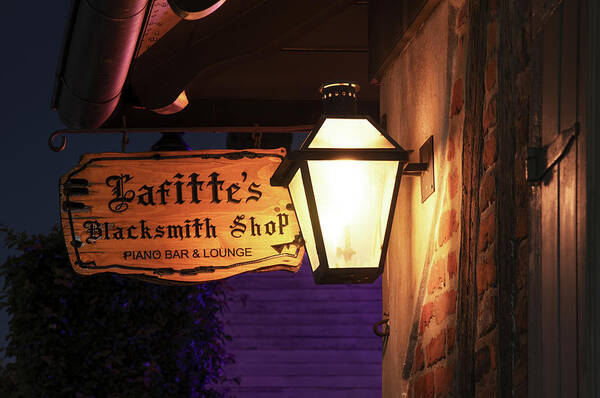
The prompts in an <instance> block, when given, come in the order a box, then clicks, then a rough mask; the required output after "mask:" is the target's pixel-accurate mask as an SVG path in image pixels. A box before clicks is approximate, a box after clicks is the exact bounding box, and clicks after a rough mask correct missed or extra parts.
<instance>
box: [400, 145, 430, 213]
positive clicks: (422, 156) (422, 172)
mask: <svg viewBox="0 0 600 398" xmlns="http://www.w3.org/2000/svg"><path fill="white" fill-rule="evenodd" d="M402 174H403V175H405V176H408V177H420V179H421V203H423V202H425V200H427V198H428V197H430V196H431V194H432V193H434V192H435V175H434V167H433V136H430V137H429V138H428V139H427V141H425V143H424V144H423V145H421V148H419V161H418V162H414V163H407V164H406V166H404V170H403V171H402Z"/></svg>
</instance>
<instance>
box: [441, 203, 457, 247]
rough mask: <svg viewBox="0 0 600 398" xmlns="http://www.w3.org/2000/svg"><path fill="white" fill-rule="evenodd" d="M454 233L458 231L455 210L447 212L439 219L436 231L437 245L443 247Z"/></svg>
mask: <svg viewBox="0 0 600 398" xmlns="http://www.w3.org/2000/svg"><path fill="white" fill-rule="evenodd" d="M456 231H458V221H457V219H456V210H454V209H451V210H447V211H445V212H444V213H443V214H442V217H441V218H440V225H439V230H438V243H439V245H440V247H442V246H444V243H446V242H448V241H449V240H450V238H451V237H452V235H453V234H454V233H455V232H456Z"/></svg>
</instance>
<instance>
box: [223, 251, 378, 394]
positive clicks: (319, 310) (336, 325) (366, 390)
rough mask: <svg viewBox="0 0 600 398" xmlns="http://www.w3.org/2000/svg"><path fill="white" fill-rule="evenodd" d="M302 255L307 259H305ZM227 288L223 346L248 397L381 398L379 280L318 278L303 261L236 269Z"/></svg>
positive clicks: (240, 388) (237, 390)
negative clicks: (270, 268)
mask: <svg viewBox="0 0 600 398" xmlns="http://www.w3.org/2000/svg"><path fill="white" fill-rule="evenodd" d="M305 260H306V259H305ZM228 285H229V286H230V287H231V289H232V291H231V292H230V297H233V302H232V303H231V304H230V311H229V312H228V313H227V314H226V321H227V323H228V326H227V331H228V333H229V334H230V335H231V336H232V337H233V341H232V342H230V343H229V344H228V346H227V351H228V352H229V353H231V354H233V355H234V356H235V358H236V363H235V364H234V365H230V366H229V367H227V368H226V372H227V374H228V376H239V377H240V378H241V384H240V386H233V387H232V389H231V393H232V394H233V395H235V396H237V397H240V398H246V397H249V398H250V397H261V398H262V397H264V398H268V397H273V398H275V397H277V398H285V397H294V398H299V397H318V398H330V397H346V398H348V397H362V398H364V397H380V396H381V339H380V338H379V337H377V336H376V335H375V334H374V333H373V331H372V327H373V324H374V323H375V322H377V321H379V320H381V279H379V280H377V281H376V282H375V283H374V284H372V285H320V286H317V285H315V283H314V282H313V278H312V274H311V270H310V265H309V264H308V263H307V262H306V261H305V262H304V263H303V264H302V268H301V270H300V271H299V272H298V273H297V274H292V273H288V272H284V271H278V272H267V273H263V274H247V275H240V276H238V277H234V278H231V279H229V280H228Z"/></svg>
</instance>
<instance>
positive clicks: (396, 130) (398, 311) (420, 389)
mask: <svg viewBox="0 0 600 398" xmlns="http://www.w3.org/2000/svg"><path fill="white" fill-rule="evenodd" d="M467 24H468V19H467V13H466V6H465V2H464V1H443V2H441V3H440V4H439V5H438V6H437V7H436V9H435V10H434V11H433V13H432V15H431V16H430V18H429V19H428V21H427V22H426V24H425V26H423V28H422V29H421V31H419V32H418V33H417V34H416V36H415V39H414V40H413V42H412V43H410V45H409V46H408V47H407V48H406V49H405V50H404V51H403V52H402V53H401V54H400V56H399V57H398V59H397V60H395V62H393V64H392V65H391V67H390V68H389V70H388V71H386V74H385V75H384V78H383V79H382V87H381V112H382V114H386V119H387V121H388V132H389V133H390V134H391V135H392V136H393V137H395V138H396V140H397V141H398V142H399V143H400V145H402V146H404V147H405V148H407V149H418V148H419V147H420V145H422V143H423V142H424V141H425V139H426V138H427V137H428V136H430V135H433V137H434V151H435V160H434V162H435V180H436V192H435V193H434V194H433V195H432V196H431V197H429V199H427V200H426V201H425V202H424V203H421V200H420V182H419V179H410V180H409V179H407V178H405V180H403V182H402V186H401V190H400V194H399V208H398V209H397V214H398V216H397V219H396V224H395V226H394V232H393V234H392V241H391V243H390V248H389V254H388V263H387V264H386V272H385V275H384V286H383V302H384V303H383V305H384V311H387V312H388V313H387V315H388V316H389V318H390V332H391V335H390V344H389V345H388V349H387V351H386V352H385V353H384V360H383V367H384V370H383V395H384V396H386V397H388V396H389V397H400V396H407V397H409V398H413V397H446V396H451V395H452V393H453V381H454V372H455V364H456V345H455V340H456V333H457V332H456V308H457V306H456V303H457V301H456V300H457V286H458V284H457V280H458V278H457V276H458V259H459V250H460V229H461V181H462V129H463V125H464V115H465V109H464V103H465V102H464V81H465V62H466V59H465V55H466V53H465V45H466V32H467ZM424 49H426V50H425V51H424ZM417 153H418V151H417ZM414 160H417V159H414ZM407 242H409V243H407ZM403 394H405V395H403Z"/></svg>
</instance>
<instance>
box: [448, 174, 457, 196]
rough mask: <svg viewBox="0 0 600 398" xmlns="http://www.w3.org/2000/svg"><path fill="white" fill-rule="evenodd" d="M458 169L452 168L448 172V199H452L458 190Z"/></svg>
mask: <svg viewBox="0 0 600 398" xmlns="http://www.w3.org/2000/svg"><path fill="white" fill-rule="evenodd" d="M459 182H460V181H458V170H457V169H456V168H454V169H453V170H452V171H451V172H450V177H449V179H448V194H449V195H450V199H454V197H455V196H456V193H457V192H458V185H459Z"/></svg>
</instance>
